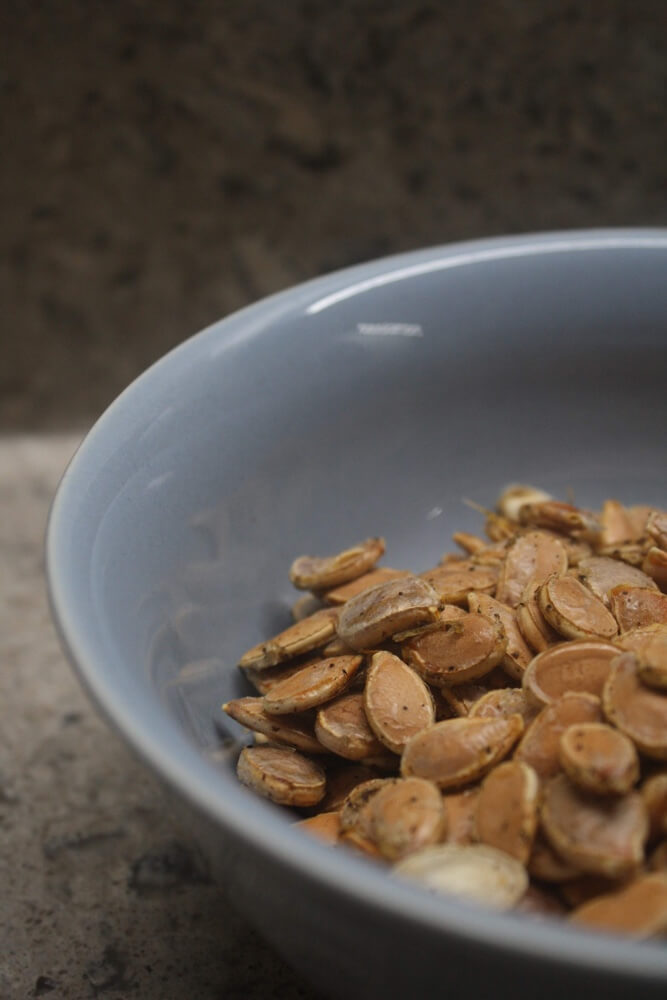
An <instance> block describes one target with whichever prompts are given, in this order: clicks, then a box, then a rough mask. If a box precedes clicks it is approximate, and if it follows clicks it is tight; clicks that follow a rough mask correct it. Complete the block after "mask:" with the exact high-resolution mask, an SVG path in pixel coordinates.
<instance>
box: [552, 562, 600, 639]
mask: <svg viewBox="0 0 667 1000" xmlns="http://www.w3.org/2000/svg"><path fill="white" fill-rule="evenodd" d="M537 601H538V604H539V606H540V611H541V612H542V614H543V615H544V617H545V618H546V620H547V621H548V623H549V624H550V625H551V627H552V628H554V629H555V630H556V631H557V632H558V633H560V635H563V636H565V638H566V639H611V638H613V637H614V636H615V635H616V633H617V632H618V625H617V624H616V619H615V618H614V616H613V615H612V614H610V612H609V611H608V610H607V608H605V606H604V604H603V603H602V601H601V600H600V599H599V598H598V597H596V596H595V595H594V594H593V593H591V591H590V590H589V589H588V587H585V586H584V584H583V583H581V581H580V580H577V579H576V578H575V577H573V576H567V575H566V576H552V577H550V578H549V579H548V580H547V582H546V583H545V584H543V585H542V586H541V587H540V589H539V592H538V596H537Z"/></svg>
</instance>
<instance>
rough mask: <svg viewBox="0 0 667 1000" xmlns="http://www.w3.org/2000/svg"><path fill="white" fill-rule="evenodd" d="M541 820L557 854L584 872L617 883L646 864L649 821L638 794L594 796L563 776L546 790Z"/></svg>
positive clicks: (554, 779) (558, 777)
mask: <svg viewBox="0 0 667 1000" xmlns="http://www.w3.org/2000/svg"><path fill="white" fill-rule="evenodd" d="M541 821H542V828H543V830H544V832H545V834H546V836H547V837H548V839H549V841H550V843H551V844H552V845H553V847H554V848H555V849H556V851H558V853H559V854H560V855H561V857H563V858H564V859H565V860H566V861H569V862H570V863H571V864H573V865H575V866H576V867H578V868H579V869H580V870H581V871H584V872H590V873H592V874H594V875H606V876H607V877H609V878H617V877H621V876H623V875H626V874H628V873H630V872H632V871H633V870H634V869H635V868H636V867H637V866H638V865H639V864H640V863H641V862H642V860H643V857H644V843H645V841H646V838H647V835H648V816H647V813H646V808H645V806H644V803H643V801H642V797H641V795H639V793H638V792H630V793H629V794H628V795H624V796H622V797H618V798H617V797H615V796H614V797H612V796H599V795H598V796H592V795H590V794H589V793H587V792H583V791H582V790H581V789H579V788H577V787H576V785H573V784H572V782H571V781H570V780H569V778H567V777H566V775H564V774H559V775H557V777H555V778H553V779H552V780H551V781H549V782H548V783H547V785H546V787H545V788H544V797H543V802H542V813H541Z"/></svg>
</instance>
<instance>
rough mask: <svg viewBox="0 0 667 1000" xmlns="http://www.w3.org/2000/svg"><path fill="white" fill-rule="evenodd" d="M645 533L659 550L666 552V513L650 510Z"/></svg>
mask: <svg viewBox="0 0 667 1000" xmlns="http://www.w3.org/2000/svg"><path fill="white" fill-rule="evenodd" d="M646 531H647V534H649V535H650V536H651V538H652V539H653V540H654V542H655V544H656V545H657V546H658V548H659V549H665V550H667V511H664V510H652V511H651V512H650V513H649V515H648V517H647V519H646Z"/></svg>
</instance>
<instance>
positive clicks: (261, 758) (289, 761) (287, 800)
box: [236, 746, 326, 806]
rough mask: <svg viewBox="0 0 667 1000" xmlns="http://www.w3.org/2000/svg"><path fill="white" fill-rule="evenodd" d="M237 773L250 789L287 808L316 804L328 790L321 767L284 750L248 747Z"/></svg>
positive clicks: (291, 751) (294, 751) (240, 758)
mask: <svg viewBox="0 0 667 1000" xmlns="http://www.w3.org/2000/svg"><path fill="white" fill-rule="evenodd" d="M236 773H237V775H238V778H239V781H241V782H242V783H243V784H244V785H247V786H248V788H252V790H253V791H254V792H257V793H258V795H263V796H264V797H265V798H267V799H271V801H272V802H278V803H279V804H280V805H283V806H312V805H315V803H316V802H319V801H320V799H321V798H322V797H323V795H324V790H325V787H326V776H325V774H324V771H323V770H322V768H321V767H320V766H319V764H316V763H315V761H312V760H308V758H307V757H304V756H303V755H302V754H300V753H297V751H296V750H288V749H283V748H282V747H267V746H264V747H245V748H244V749H243V750H242V751H241V754H240V756H239V759H238V764H237V766H236Z"/></svg>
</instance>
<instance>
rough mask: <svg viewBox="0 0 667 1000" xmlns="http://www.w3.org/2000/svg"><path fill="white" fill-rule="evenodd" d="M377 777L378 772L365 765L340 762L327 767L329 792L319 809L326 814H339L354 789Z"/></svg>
mask: <svg viewBox="0 0 667 1000" xmlns="http://www.w3.org/2000/svg"><path fill="white" fill-rule="evenodd" d="M377 777H378V772H377V771H376V770H374V769H373V768H372V767H367V766H366V765H365V764H353V763H352V762H351V761H345V762H343V761H339V762H336V763H334V764H333V765H332V766H327V790H326V792H325V795H324V798H323V799H322V801H321V802H320V804H319V808H320V809H321V810H323V811H325V812H337V811H338V810H339V809H340V808H341V806H342V805H343V802H344V801H345V799H346V798H347V796H348V795H349V794H350V792H351V791H352V789H353V788H356V787H357V785H360V784H361V783H362V782H364V781H370V780H371V779H372V778H377Z"/></svg>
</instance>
